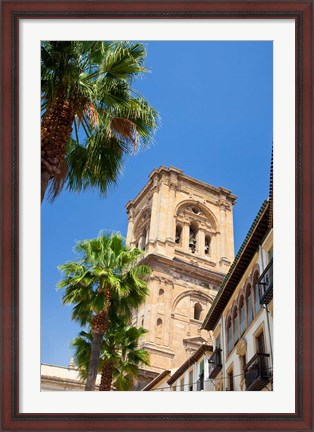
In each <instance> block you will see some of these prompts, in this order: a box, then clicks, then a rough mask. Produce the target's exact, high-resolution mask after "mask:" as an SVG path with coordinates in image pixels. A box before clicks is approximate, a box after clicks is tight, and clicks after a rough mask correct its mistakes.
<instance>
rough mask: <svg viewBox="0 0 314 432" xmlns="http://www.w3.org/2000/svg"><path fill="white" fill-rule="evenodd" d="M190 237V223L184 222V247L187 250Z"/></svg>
mask: <svg viewBox="0 0 314 432" xmlns="http://www.w3.org/2000/svg"><path fill="white" fill-rule="evenodd" d="M189 238H190V224H189V222H184V224H183V228H182V249H183V250H185V251H188V250H189Z"/></svg>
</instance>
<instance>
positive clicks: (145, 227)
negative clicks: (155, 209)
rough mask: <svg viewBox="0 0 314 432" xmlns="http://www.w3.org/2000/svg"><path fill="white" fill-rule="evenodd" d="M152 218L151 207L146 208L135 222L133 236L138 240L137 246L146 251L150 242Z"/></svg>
mask: <svg viewBox="0 0 314 432" xmlns="http://www.w3.org/2000/svg"><path fill="white" fill-rule="evenodd" d="M150 216H151V209H150V207H149V206H146V207H144V208H143V209H142V210H141V211H140V213H139V214H138V215H137V217H136V219H135V222H134V228H133V236H134V239H135V240H136V246H137V247H139V248H140V249H145V246H146V244H147V242H148V237H149V227H150Z"/></svg>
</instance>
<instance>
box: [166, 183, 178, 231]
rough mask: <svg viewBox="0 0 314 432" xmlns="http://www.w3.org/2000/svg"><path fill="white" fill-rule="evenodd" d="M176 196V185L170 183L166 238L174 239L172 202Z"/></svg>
mask: <svg viewBox="0 0 314 432" xmlns="http://www.w3.org/2000/svg"><path fill="white" fill-rule="evenodd" d="M175 197H176V185H175V184H173V183H172V184H170V186H169V203H168V220H167V239H171V240H175V238H174V237H175V226H174V224H173V222H174V203H175Z"/></svg>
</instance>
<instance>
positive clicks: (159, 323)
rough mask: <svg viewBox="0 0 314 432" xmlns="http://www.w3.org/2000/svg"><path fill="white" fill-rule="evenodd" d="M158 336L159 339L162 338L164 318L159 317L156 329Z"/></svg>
mask: <svg viewBox="0 0 314 432" xmlns="http://www.w3.org/2000/svg"><path fill="white" fill-rule="evenodd" d="M156 337H157V338H158V339H161V338H162V319H161V318H158V319H157V330H156Z"/></svg>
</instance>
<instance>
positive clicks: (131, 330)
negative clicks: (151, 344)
mask: <svg viewBox="0 0 314 432" xmlns="http://www.w3.org/2000/svg"><path fill="white" fill-rule="evenodd" d="M145 333H147V330H145V329H144V328H142V327H140V328H136V327H133V326H129V325H126V324H125V323H124V322H123V321H121V320H119V319H118V320H117V321H115V323H114V324H113V325H110V326H109V329H108V331H107V333H106V335H105V337H104V339H103V342H102V347H101V353H100V358H99V363H98V372H101V382H100V387H99V390H100V391H110V390H111V388H112V386H113V387H114V388H115V389H116V390H131V388H132V385H133V381H134V379H136V378H137V377H138V373H139V369H140V366H142V365H149V355H148V352H147V351H145V350H144V349H141V348H139V347H138V344H139V341H140V338H141V337H142V336H143V335H144V334H145ZM92 341H93V336H92V334H91V332H85V331H81V332H80V334H79V336H78V337H77V338H75V339H74V340H73V341H72V343H71V346H72V347H73V348H74V350H75V354H74V358H75V362H76V364H77V365H78V368H79V372H80V376H81V378H82V380H86V378H87V371H88V365H89V359H90V353H91V349H92Z"/></svg>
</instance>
